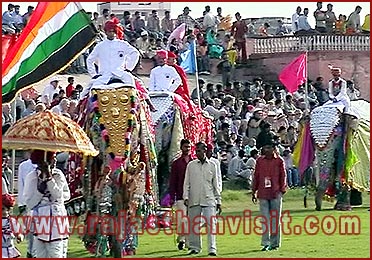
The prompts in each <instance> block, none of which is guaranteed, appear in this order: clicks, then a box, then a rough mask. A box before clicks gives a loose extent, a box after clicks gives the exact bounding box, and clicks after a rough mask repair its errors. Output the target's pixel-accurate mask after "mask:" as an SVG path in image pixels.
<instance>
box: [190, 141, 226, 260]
mask: <svg viewBox="0 0 372 260" xmlns="http://www.w3.org/2000/svg"><path fill="white" fill-rule="evenodd" d="M206 150H207V145H206V144H205V143H203V142H199V143H197V144H196V156H197V159H196V160H194V161H191V162H189V164H188V165H187V167H186V174H185V182H184V186H183V199H184V203H185V205H186V206H187V207H188V217H189V220H190V225H191V226H190V234H189V249H190V252H189V254H190V255H194V254H198V253H200V252H201V249H202V248H201V234H200V224H201V223H202V222H204V221H205V222H206V224H207V233H208V253H209V256H216V255H217V245H216V224H217V221H216V220H217V219H216V217H215V216H216V209H217V211H218V212H221V193H220V189H219V187H218V178H217V167H216V164H214V163H213V162H212V161H211V160H210V159H208V158H207V156H206Z"/></svg>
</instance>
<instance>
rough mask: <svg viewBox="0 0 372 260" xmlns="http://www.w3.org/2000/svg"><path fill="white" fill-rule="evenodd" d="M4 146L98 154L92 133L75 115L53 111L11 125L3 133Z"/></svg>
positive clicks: (19, 148) (88, 154) (89, 154)
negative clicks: (70, 116) (74, 119)
mask: <svg viewBox="0 0 372 260" xmlns="http://www.w3.org/2000/svg"><path fill="white" fill-rule="evenodd" d="M2 144H3V148H5V149H14V150H31V149H38V150H44V151H53V152H74V153H82V154H84V155H87V156H96V155H98V153H99V152H98V151H97V150H96V149H95V148H94V146H93V144H92V143H91V141H90V139H89V137H88V136H87V135H86V133H85V132H84V131H83V129H82V128H81V127H80V126H79V125H78V124H77V123H75V122H74V121H72V120H71V119H69V118H67V117H65V116H60V115H57V114H56V113H53V112H51V111H45V112H39V113H36V114H34V115H31V116H28V117H25V118H23V119H20V120H19V121H17V122H16V123H15V124H14V125H13V126H11V127H10V128H9V129H8V131H7V132H6V133H5V135H4V136H3V141H2Z"/></svg>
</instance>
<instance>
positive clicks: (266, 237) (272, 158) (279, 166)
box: [252, 139, 287, 251]
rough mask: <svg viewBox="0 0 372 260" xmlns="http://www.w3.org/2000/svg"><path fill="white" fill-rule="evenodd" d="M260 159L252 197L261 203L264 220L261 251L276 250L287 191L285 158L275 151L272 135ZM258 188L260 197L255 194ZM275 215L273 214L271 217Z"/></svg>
mask: <svg viewBox="0 0 372 260" xmlns="http://www.w3.org/2000/svg"><path fill="white" fill-rule="evenodd" d="M262 154H263V155H262V156H260V157H259V158H258V159H257V162H256V167H255V171H254V177H253V185H252V201H253V203H255V204H256V203H257V198H258V199H259V203H260V212H261V215H262V217H263V218H264V220H263V221H264V222H263V223H262V231H263V234H262V240H261V245H262V246H263V248H262V251H268V250H276V249H278V248H279V247H280V242H281V225H280V219H281V213H282V196H283V194H284V193H285V192H286V188H287V183H286V179H287V178H286V172H285V167H284V160H283V159H282V158H281V157H280V156H279V155H278V153H277V152H276V151H275V143H274V140H273V139H267V140H266V141H265V143H264V145H263V148H262ZM256 192H257V197H256ZM271 216H272V217H271Z"/></svg>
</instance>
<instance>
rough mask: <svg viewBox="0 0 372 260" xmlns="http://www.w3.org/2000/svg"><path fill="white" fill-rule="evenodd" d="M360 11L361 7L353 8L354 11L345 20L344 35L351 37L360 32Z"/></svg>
mask: <svg viewBox="0 0 372 260" xmlns="http://www.w3.org/2000/svg"><path fill="white" fill-rule="evenodd" d="M361 11H362V7H360V6H359V5H358V6H357V7H356V8H355V11H354V12H352V13H351V14H350V16H349V19H347V22H346V34H347V35H352V34H355V33H359V32H360V31H361V29H362V28H361V24H360V12H361Z"/></svg>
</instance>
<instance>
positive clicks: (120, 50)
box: [81, 21, 140, 98]
mask: <svg viewBox="0 0 372 260" xmlns="http://www.w3.org/2000/svg"><path fill="white" fill-rule="evenodd" d="M116 29H117V25H116V24H114V23H113V22H111V21H108V22H106V24H105V27H104V30H105V33H106V36H107V38H106V39H105V40H103V41H102V42H100V43H98V44H97V45H96V46H95V47H94V49H93V51H92V52H91V53H90V54H89V56H88V58H87V68H88V73H89V74H90V75H91V76H92V78H93V79H92V81H91V83H90V84H89V85H88V86H87V88H85V89H84V90H83V93H82V95H81V97H82V98H83V97H84V96H85V95H87V94H88V93H89V91H90V89H91V88H92V87H94V86H99V85H105V84H107V83H108V82H109V81H110V79H112V78H117V79H120V80H121V81H123V83H124V84H125V85H128V86H135V81H134V77H133V75H132V74H131V73H130V71H132V70H133V69H134V68H135V67H136V65H137V63H138V61H139V57H140V53H139V52H138V50H137V49H136V48H135V47H133V46H132V45H130V44H129V43H128V42H127V41H123V40H119V39H117V38H116ZM95 66H97V67H98V71H97V70H96V67H95Z"/></svg>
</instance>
